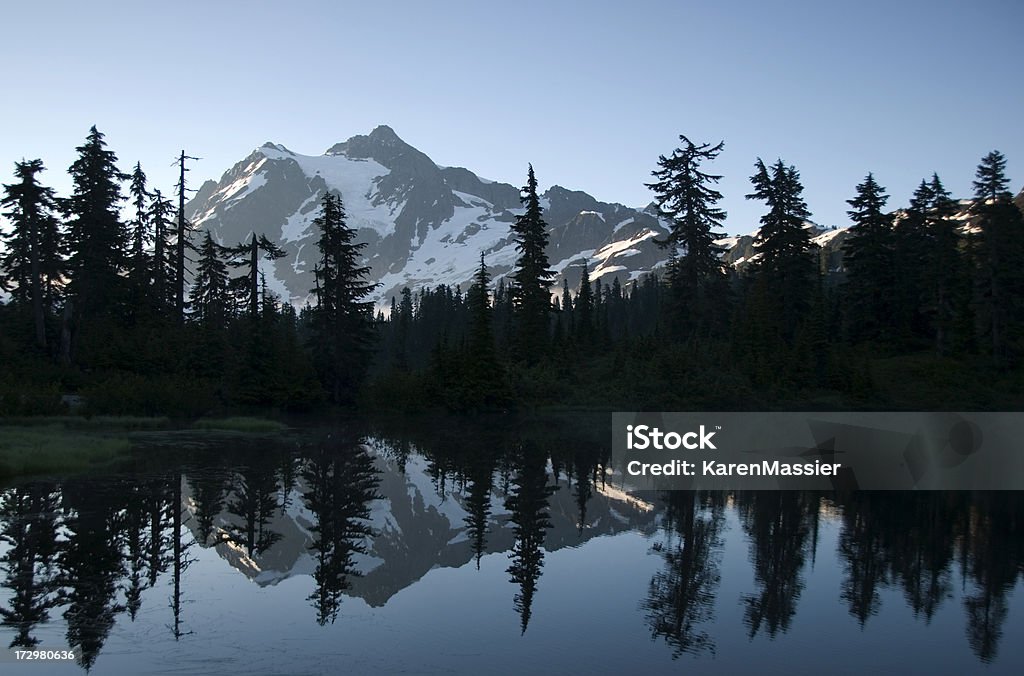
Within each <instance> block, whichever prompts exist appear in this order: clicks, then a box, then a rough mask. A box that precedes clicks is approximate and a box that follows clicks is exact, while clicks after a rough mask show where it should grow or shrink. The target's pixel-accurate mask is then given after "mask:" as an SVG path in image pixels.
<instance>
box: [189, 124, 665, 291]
mask: <svg viewBox="0 0 1024 676" xmlns="http://www.w3.org/2000/svg"><path fill="white" fill-rule="evenodd" d="M524 169H525V168H524ZM524 175H525V171H524ZM328 190H329V191H334V192H336V193H339V194H340V195H341V197H342V199H343V201H344V204H345V209H346V212H347V214H348V222H349V225H351V226H354V227H356V228H357V229H358V230H359V237H360V240H361V241H364V242H366V243H367V244H368V246H367V248H366V250H365V251H366V254H367V257H366V263H367V264H368V265H369V266H370V267H371V270H372V274H371V279H372V281H374V282H378V283H379V284H380V287H379V288H378V290H377V294H376V298H375V299H376V300H377V301H378V302H379V303H382V304H383V303H386V302H387V300H388V299H390V298H391V296H393V295H395V294H396V293H398V292H399V290H400V289H401V288H402V287H403V286H410V287H412V288H417V287H419V286H423V285H428V286H433V285H436V284H441V283H445V284H451V285H456V284H461V285H462V286H463V289H465V288H466V286H467V285H468V283H469V282H470V281H471V278H472V275H473V272H474V270H475V269H476V266H477V265H478V263H479V257H480V254H481V253H483V254H484V255H485V256H486V261H487V264H488V266H489V267H490V268H491V271H492V274H493V275H494V276H495V277H500V276H501V275H503V274H505V273H507V272H508V271H509V270H510V269H511V267H512V265H513V263H514V261H515V256H516V252H515V245H514V242H513V240H512V238H511V234H510V229H509V228H510V225H511V224H512V223H513V222H514V220H515V216H516V214H520V213H522V209H521V205H520V201H519V190H518V188H517V187H515V186H512V185H508V184H506V183H496V182H492V181H488V180H486V179H482V178H480V177H478V176H476V175H475V174H474V173H473V172H471V171H469V170H467V169H462V168H456V167H441V166H438V165H437V164H435V163H434V162H433V161H432V160H431V159H430V158H429V157H427V156H426V155H424V154H423V153H422V152H420V151H418V150H416V149H415V148H413V147H412V146H410V145H409V144H407V143H405V142H404V141H402V139H400V138H399V137H398V136H397V135H396V134H395V132H394V131H392V130H391V129H390V128H389V127H386V126H381V127H377V128H376V129H374V130H373V132H371V133H370V134H369V135H367V136H354V137H352V138H350V139H349V140H347V141H345V142H344V143H339V144H337V145H335V146H333V147H331V148H329V149H328V150H327V152H325V153H324V154H323V155H320V156H310V155H300V154H298V153H294V152H292V151H290V150H288V149H287V148H285V147H284V146H282V145H278V144H274V143H266V144H264V145H263V146H262V147H260V148H257V149H256V150H254V151H253V152H252V154H250V155H249V156H248V157H246V158H245V159H244V160H242V161H241V162H238V163H237V164H236V165H235V166H234V167H232V168H231V169H230V170H228V171H227V172H226V173H225V174H224V176H223V177H222V178H221V179H220V181H218V182H213V181H207V182H206V183H205V184H204V185H203V186H202V188H201V189H200V190H199V192H198V194H197V195H196V196H195V198H194V199H192V201H191V202H190V203H189V205H188V210H187V215H188V217H189V218H190V219H191V220H192V222H193V223H194V224H195V225H196V226H197V227H199V228H205V229H209V230H210V231H211V232H212V233H213V234H214V237H215V238H216V239H217V240H218V241H219V242H221V243H222V244H236V243H238V242H240V241H242V240H243V239H246V238H247V237H248V236H249V234H250V233H252V232H253V231H255V232H257V233H260V234H265V235H266V236H267V237H269V238H270V239H272V240H276V241H277V242H279V243H280V244H281V246H282V248H283V249H284V250H285V251H286V252H287V256H286V257H285V258H283V259H280V260H278V261H275V262H274V263H273V264H266V263H265V266H266V267H265V268H264V273H265V274H266V277H267V282H268V284H269V285H270V287H271V288H272V289H273V290H274V291H276V292H277V293H279V294H281V295H282V297H284V298H287V299H289V300H291V301H292V302H293V303H297V304H301V303H302V302H304V300H305V299H306V297H307V295H308V293H309V290H310V289H311V288H312V287H313V285H314V281H313V265H314V263H315V260H316V256H317V251H316V237H317V233H316V228H315V226H314V225H313V219H315V218H316V216H317V215H318V213H319V207H320V200H321V197H322V195H323V193H324V191H328ZM542 205H543V207H544V218H545V220H546V221H547V222H548V225H549V226H550V246H549V249H548V255H549V258H550V260H551V262H552V267H553V268H554V269H555V271H556V272H557V273H558V274H559V279H558V280H557V284H559V285H560V284H561V276H563V275H564V276H566V277H567V278H568V279H569V282H570V284H571V285H573V286H575V284H576V283H577V282H578V280H579V276H580V271H579V266H578V264H579V262H580V261H581V260H582V259H586V260H587V261H588V262H589V264H590V268H591V277H592V278H597V277H601V278H603V280H604V281H605V282H608V283H610V282H611V281H612V279H613V277H615V276H619V278H620V282H621V283H623V284H625V283H626V282H628V281H629V280H630V279H635V278H637V277H639V276H640V275H642V274H643V273H645V272H649V271H651V270H652V269H654V268H656V267H657V266H658V265H660V264H661V263H663V261H664V260H665V258H666V255H665V251H663V250H662V249H660V248H658V246H657V245H656V244H655V242H654V240H655V238H657V237H661V236H663V235H664V234H665V229H664V227H663V225H662V224H660V223H659V222H658V219H657V218H656V217H655V216H654V215H653V211H649V210H643V211H641V210H637V209H631V208H628V207H625V206H623V205H621V204H609V203H605V202H600V201H598V200H596V199H595V198H593V197H591V196H590V195H588V194H587V193H584V192H579V191H573V190H568V189H566V188H562V187H559V186H553V187H552V188H551V189H549V190H548V191H547V192H545V193H544V194H543V196H542ZM556 289H557V287H553V289H552V290H553V291H555V290H556Z"/></svg>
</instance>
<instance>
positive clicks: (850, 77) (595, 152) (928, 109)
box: [0, 0, 1024, 233]
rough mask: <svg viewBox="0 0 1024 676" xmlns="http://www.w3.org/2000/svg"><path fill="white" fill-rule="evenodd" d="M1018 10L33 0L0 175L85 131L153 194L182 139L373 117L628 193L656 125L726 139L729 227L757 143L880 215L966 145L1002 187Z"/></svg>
mask: <svg viewBox="0 0 1024 676" xmlns="http://www.w3.org/2000/svg"><path fill="white" fill-rule="evenodd" d="M1022 26H1024V2H1021V1H1020V0H1002V1H1000V0H989V1H974V2H966V1H965V2H943V0H930V1H927V2H916V1H915V2H909V1H908V2H900V1H898V0H889V1H888V2H874V1H859V2H847V3H842V6H839V3H834V2H772V1H767V0H765V1H757V2H754V1H751V2H724V1H723V2H707V3H696V2H683V1H675V2H670V1H663V2H653V1H652V2H645V1H643V0H634V1H633V2H628V3H627V2H583V1H582V0H578V1H576V2H559V1H557V0H547V1H544V2H528V1H521V2H516V3H496V2H444V1H443V0H438V2H386V1H380V2H362V3H352V2H290V3H283V2H274V3H271V2H255V1H249V2H227V1H221V0H218V1H217V2H185V1H181V2H174V3H150V2H137V1H136V2H102V1H97V2H46V3H44V2H41V3H38V4H32V3H27V2H22V3H16V4H15V3H5V5H4V8H3V10H2V21H0V58H2V62H3V65H4V67H3V75H2V79H3V83H2V90H0V91H2V92H3V93H2V99H0V101H2V102H0V128H2V129H3V133H2V135H0V181H3V182H9V181H11V180H12V171H13V162H14V161H15V160H18V159H21V158H22V157H25V158H31V157H41V158H42V159H43V161H44V162H45V163H46V165H47V167H48V168H49V169H50V171H48V172H47V174H45V175H44V176H45V180H47V181H48V182H49V183H50V184H51V185H54V186H55V187H57V188H58V190H59V191H61V192H62V193H63V192H66V190H67V189H68V187H69V181H68V179H67V175H66V169H67V167H68V166H69V165H70V164H71V162H72V161H73V160H74V148H75V146H77V145H79V144H80V143H81V142H82V140H83V139H84V137H85V134H86V133H87V131H88V128H89V126H90V125H92V124H96V125H97V126H98V127H99V129H100V130H101V131H103V132H104V133H105V134H106V135H107V140H108V142H109V144H110V147H111V149H113V150H114V151H115V152H116V153H117V154H118V157H119V158H120V160H121V165H122V168H123V169H125V170H127V169H129V168H130V167H131V166H132V165H134V163H135V161H136V160H140V161H141V162H142V164H143V168H144V169H145V170H146V171H147V173H148V174H149V175H150V177H151V178H152V179H153V182H154V183H155V184H156V185H157V186H158V187H161V188H162V189H163V190H164V191H165V192H169V191H170V190H171V186H172V185H173V183H174V176H173V170H172V169H171V167H170V166H169V165H170V164H171V162H172V161H173V159H174V157H175V155H176V153H177V152H178V151H179V150H181V149H182V148H185V149H186V150H187V151H188V152H189V153H190V154H192V155H198V156H200V157H202V158H203V160H202V161H201V162H199V163H196V164H195V171H194V172H193V174H191V177H192V178H193V179H196V183H195V185H196V187H198V181H199V180H202V179H206V178H217V177H219V176H220V174H221V173H222V172H223V171H225V170H226V169H227V168H229V167H230V166H231V165H232V164H233V163H234V162H236V161H238V160H240V159H241V158H243V157H244V156H245V155H247V154H248V153H249V152H250V151H251V150H252V148H254V147H255V146H257V145H259V144H261V143H262V142H264V141H267V140H272V141H275V142H277V143H283V144H285V145H287V146H288V147H289V148H291V149H293V150H295V151H297V152H302V153H307V154H319V153H322V152H323V151H324V150H325V149H326V148H328V147H329V146H330V145H332V144H333V143H335V142H337V141H341V140H344V139H346V138H348V137H349V136H352V135H354V134H360V133H368V132H369V131H370V130H371V129H372V128H373V127H374V126H376V125H378V124H389V125H391V126H392V127H393V128H394V129H395V131H396V132H397V133H398V134H399V136H401V137H402V138H404V139H405V140H406V141H407V142H409V143H411V144H412V145H414V146H416V147H417V148H419V149H420V150H422V151H424V152H425V153H427V154H428V155H429V156H430V157H431V158H433V159H434V161H435V162H437V163H438V164H442V165H457V166H465V167H467V168H469V169H471V170H473V171H475V172H477V173H478V174H479V175H481V176H484V177H487V178H491V179H495V180H500V181H506V182H510V183H514V184H517V185H518V184H522V182H523V181H524V178H525V173H526V165H527V163H528V162H533V164H534V166H535V168H536V170H537V175H538V179H539V180H540V182H541V185H542V187H547V186H549V185H551V184H555V183H557V184H560V185H564V186H566V187H569V188H576V189H582V190H586V191H588V192H590V193H591V194H593V195H594V196H596V197H598V198H599V199H602V200H606V201H616V202H622V203H625V204H627V205H630V206H639V205H643V204H646V203H648V202H649V201H650V199H651V195H650V193H649V192H648V191H647V189H646V188H644V186H643V184H644V182H646V181H649V180H650V172H651V171H652V170H653V169H654V168H655V162H656V159H657V156H658V155H659V154H662V153H669V152H670V151H671V150H672V148H673V147H675V145H676V142H677V137H678V135H679V134H686V135H688V136H689V137H690V138H691V139H693V140H695V141H704V140H707V141H715V142H717V141H718V140H722V139H724V140H725V152H724V153H723V154H722V156H721V157H720V159H719V161H718V162H717V163H716V164H715V165H714V167H713V168H714V169H715V170H716V171H717V172H718V173H721V174H724V175H725V179H724V180H723V182H722V184H721V190H722V191H723V192H724V193H725V202H724V207H725V208H726V209H727V210H728V212H729V218H728V221H727V227H726V229H727V230H728V231H729V232H731V233H736V232H747V231H750V230H753V229H754V228H756V225H757V218H758V217H759V216H760V214H761V212H762V208H761V205H759V204H757V203H753V202H749V201H746V200H744V199H743V195H744V194H745V193H746V192H748V191H749V187H750V186H749V182H748V177H749V176H750V174H751V173H752V168H753V163H754V160H755V158H756V157H758V156H760V157H763V158H764V159H765V160H766V161H771V160H774V159H775V158H777V157H782V158H783V159H784V160H785V161H787V162H788V163H791V164H794V165H796V167H797V168H798V169H799V170H800V172H801V174H802V177H803V179H804V184H805V186H806V190H805V196H806V199H807V202H808V203H809V205H810V207H811V210H812V212H813V217H814V218H815V220H818V221H819V222H822V223H825V224H843V223H845V222H846V215H845V210H846V208H847V205H846V204H845V202H844V200H846V199H848V198H850V197H851V196H852V192H853V187H854V185H856V183H857V182H858V181H859V180H860V179H861V178H862V177H863V176H864V174H866V173H867V172H868V171H873V172H875V175H876V177H877V178H878V180H879V181H880V182H881V183H882V184H883V185H885V186H886V187H887V188H888V189H889V192H890V194H891V195H892V200H891V201H890V204H891V205H893V206H898V205H902V204H904V203H905V202H906V200H907V198H908V197H909V194H910V193H911V192H912V190H913V188H914V187H915V185H916V184H917V183H918V181H919V180H920V179H921V178H922V177H924V176H926V175H930V174H931V172H932V171H938V172H939V174H940V176H942V178H943V179H944V180H945V182H946V184H947V187H949V188H950V189H951V190H953V192H954V193H955V194H956V195H957V196H967V194H968V193H969V191H970V181H971V179H972V177H973V173H974V168H975V166H976V165H977V163H978V160H979V158H980V157H981V156H982V155H984V154H985V153H986V152H988V151H990V150H992V149H1000V150H1002V151H1003V152H1004V153H1005V154H1006V155H1007V156H1008V158H1009V174H1010V177H1011V179H1012V181H1013V188H1014V190H1015V191H1016V190H1018V189H1020V187H1021V186H1022V185H1024V116H1022V113H1024V86H1022V76H1024V30H1022Z"/></svg>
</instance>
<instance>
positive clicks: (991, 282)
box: [971, 150, 1024, 364]
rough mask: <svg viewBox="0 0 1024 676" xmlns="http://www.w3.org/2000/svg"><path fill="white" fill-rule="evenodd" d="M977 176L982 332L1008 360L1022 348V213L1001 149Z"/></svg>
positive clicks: (976, 251)
mask: <svg viewBox="0 0 1024 676" xmlns="http://www.w3.org/2000/svg"><path fill="white" fill-rule="evenodd" d="M975 177H976V178H975V181H974V203H973V205H972V207H971V210H972V212H973V213H974V214H975V215H976V218H977V226H978V232H977V233H976V234H975V235H974V237H973V241H972V249H973V252H974V256H975V269H976V270H975V288H976V290H975V297H976V298H975V306H976V308H977V319H978V333H979V337H980V338H981V341H980V342H981V344H983V345H987V347H988V351H989V352H991V354H992V356H993V357H994V359H995V360H996V361H997V362H998V363H1002V364H1005V363H1009V362H1015V361H1016V360H1017V359H1018V358H1019V357H1020V355H1021V354H1022V353H1024V269H1022V267H1021V260H1022V259H1024V213H1022V212H1021V210H1020V208H1019V207H1018V206H1017V205H1016V204H1014V202H1013V195H1012V193H1010V191H1009V189H1008V188H1009V183H1010V181H1009V179H1008V178H1007V177H1006V158H1005V157H1004V156H1003V154H1002V153H1000V152H999V151H995V150H994V151H992V152H990V153H989V154H987V155H986V156H985V157H984V158H982V160H981V164H979V165H978V170H977V173H976V175H975Z"/></svg>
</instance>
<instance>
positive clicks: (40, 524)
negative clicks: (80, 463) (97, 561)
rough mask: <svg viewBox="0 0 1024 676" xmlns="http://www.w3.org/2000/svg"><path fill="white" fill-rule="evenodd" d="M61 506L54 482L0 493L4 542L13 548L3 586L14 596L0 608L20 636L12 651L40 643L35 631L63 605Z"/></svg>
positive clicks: (2, 563) (4, 562) (3, 562)
mask: <svg viewBox="0 0 1024 676" xmlns="http://www.w3.org/2000/svg"><path fill="white" fill-rule="evenodd" d="M59 505H60V493H59V492H58V491H57V486H56V484H54V483H52V482H45V483H44V482H34V483H30V484H27V485H25V486H19V487H15V488H12V489H10V490H8V491H6V492H5V493H3V494H2V495H0V518H2V519H3V521H2V523H0V542H3V543H5V544H6V545H8V547H9V549H8V550H7V552H6V554H4V556H3V558H2V559H0V570H2V571H3V574H4V578H3V581H2V582H0V584H2V586H3V587H4V588H6V589H9V590H10V594H11V598H10V601H9V602H8V606H7V607H6V608H0V617H2V618H3V622H2V625H0V626H4V627H9V628H11V629H13V630H14V631H15V632H16V633H15V635H14V638H12V639H11V643H10V646H9V647H11V648H15V647H19V648H32V647H34V646H36V645H38V644H39V639H37V638H36V637H35V636H33V634H32V633H33V630H34V629H35V627H36V625H38V624H45V623H46V622H47V621H48V620H49V619H50V610H52V609H53V608H55V607H57V606H59V605H60V604H61V603H63V594H62V590H61V589H60V584H59V581H58V580H57V571H56V568H55V563H56V557H57V553H58V549H59V546H58V544H57V532H58V529H59V527H60V524H59V514H58V509H59Z"/></svg>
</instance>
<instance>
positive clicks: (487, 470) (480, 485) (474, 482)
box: [465, 454, 494, 570]
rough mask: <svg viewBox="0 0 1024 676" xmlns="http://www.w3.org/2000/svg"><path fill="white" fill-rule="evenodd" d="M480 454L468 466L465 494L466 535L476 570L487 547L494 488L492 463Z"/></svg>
mask: <svg viewBox="0 0 1024 676" xmlns="http://www.w3.org/2000/svg"><path fill="white" fill-rule="evenodd" d="M487 460H489V458H487V457H486V455H485V454H481V459H480V460H479V461H478V462H475V463H473V464H472V465H471V466H470V468H469V477H468V479H469V486H468V490H467V494H466V512H467V514H466V518H465V523H466V535H467V536H468V537H469V543H470V546H471V547H472V550H473V558H474V559H475V560H476V567H477V570H479V569H480V558H481V557H482V556H483V554H484V549H485V548H486V547H487V528H488V524H489V523H490V519H491V490H492V489H493V488H494V465H493V464H491V462H488V461H487Z"/></svg>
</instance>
